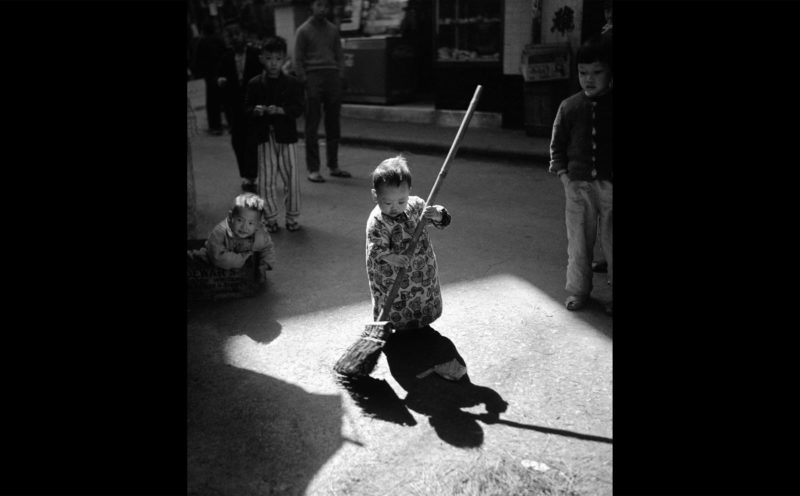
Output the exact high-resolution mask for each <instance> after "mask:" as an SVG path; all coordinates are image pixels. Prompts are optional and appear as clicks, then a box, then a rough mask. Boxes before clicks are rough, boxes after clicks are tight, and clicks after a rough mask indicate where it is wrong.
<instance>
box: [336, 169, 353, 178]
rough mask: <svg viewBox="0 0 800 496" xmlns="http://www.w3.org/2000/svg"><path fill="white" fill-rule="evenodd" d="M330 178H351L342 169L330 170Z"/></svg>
mask: <svg viewBox="0 0 800 496" xmlns="http://www.w3.org/2000/svg"><path fill="white" fill-rule="evenodd" d="M331 176H334V177H353V176H352V175H351V174H350V173H349V172H347V171H346V170H342V169H331Z"/></svg>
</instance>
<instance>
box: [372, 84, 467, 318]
mask: <svg viewBox="0 0 800 496" xmlns="http://www.w3.org/2000/svg"><path fill="white" fill-rule="evenodd" d="M481 91H483V87H482V86H481V85H478V86H477V87H476V88H475V94H474V95H472V101H471V102H469V108H467V113H466V114H464V118H463V119H462V120H461V125H460V126H459V127H458V133H456V137H455V138H454V139H453V144H452V145H450V152H449V153H448V154H447V157H446V158H445V159H444V164H442V168H441V170H439V175H438V176H437V177H436V182H435V183H434V184H433V188H431V192H430V193H429V194H428V199H427V200H426V201H425V207H427V206H428V205H432V204H433V202H434V200H435V199H436V195H437V194H438V193H439V188H441V187H442V181H443V180H444V178H445V177H446V176H447V169H448V168H449V167H450V161H451V160H452V159H453V157H455V156H456V151H457V150H458V147H459V145H461V140H462V139H463V137H464V131H466V129H467V127H468V126H469V121H470V119H472V114H473V113H474V112H475V107H476V106H477V105H478V100H479V99H480V97H481ZM425 207H423V209H424V208H425ZM424 228H425V219H420V221H419V223H417V228H416V229H415V230H414V235H413V236H412V238H411V243H410V244H409V245H408V248H406V251H405V255H406V256H409V257H410V256H411V255H412V254H413V253H414V249H415V248H416V247H417V241H418V240H419V237H420V235H422V231H423V229H424ZM405 275H406V268H405V267H402V268H401V269H400V270H399V271H398V273H397V277H396V278H395V280H394V284H392V290H391V291H389V296H387V297H386V303H385V304H384V305H383V309H382V310H381V314H380V315H379V316H378V320H379V321H381V320H384V319H386V317H388V316H389V310H390V309H391V308H392V304H393V303H394V299H395V298H397V292H398V290H399V289H400V281H401V280H402V279H403V277H405Z"/></svg>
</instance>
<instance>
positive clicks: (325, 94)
mask: <svg viewBox="0 0 800 496" xmlns="http://www.w3.org/2000/svg"><path fill="white" fill-rule="evenodd" d="M329 9H330V3H329V0H314V2H312V4H311V11H312V14H311V17H310V18H309V19H308V20H307V21H306V22H304V23H303V24H302V25H300V27H299V28H297V32H296V35H295V47H294V71H295V73H296V74H297V77H298V79H299V80H300V82H301V83H302V84H303V85H304V86H305V90H306V102H307V107H306V116H305V133H306V168H307V169H308V180H309V181H312V182H315V183H321V182H325V179H323V177H322V175H321V174H320V173H319V170H320V157H319V136H318V134H317V132H318V128H319V121H320V119H321V117H322V114H321V112H320V110H323V111H324V115H325V152H326V158H327V166H328V169H330V175H331V176H335V177H350V173H349V172H347V171H344V170H342V169H340V168H339V138H340V133H341V131H340V125H341V124H340V122H339V120H340V119H339V114H340V112H341V107H342V93H343V92H344V90H343V79H344V56H343V54H342V43H341V39H340V37H339V30H338V28H337V27H336V26H335V25H334V24H333V23H332V22H330V21H328V19H327V18H326V16H327V15H328V11H329Z"/></svg>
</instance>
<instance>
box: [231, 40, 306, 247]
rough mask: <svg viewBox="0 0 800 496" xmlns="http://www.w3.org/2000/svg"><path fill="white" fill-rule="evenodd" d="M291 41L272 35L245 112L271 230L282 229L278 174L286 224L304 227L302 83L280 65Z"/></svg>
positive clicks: (263, 50) (263, 48)
mask: <svg viewBox="0 0 800 496" xmlns="http://www.w3.org/2000/svg"><path fill="white" fill-rule="evenodd" d="M285 59H286V41H285V40H284V39H283V38H281V37H277V36H276V37H273V38H269V39H267V40H266V41H265V42H264V44H263V45H262V46H261V53H260V55H259V60H260V61H261V63H262V64H263V65H264V71H263V72H262V73H261V74H260V75H258V76H256V77H254V78H253V79H251V80H250V81H249V82H248V83H247V93H246V97H245V112H246V113H247V115H248V116H249V118H250V126H249V128H250V131H249V134H250V139H252V140H253V142H255V143H257V145H258V167H259V174H258V178H259V179H258V190H259V194H261V195H262V196H263V197H264V200H265V202H266V211H265V217H264V220H265V223H266V227H267V231H269V232H271V233H275V232H277V231H278V230H279V229H280V228H279V227H278V202H277V196H278V195H277V179H278V176H279V175H280V177H281V181H282V182H283V192H284V201H283V203H284V207H285V208H286V229H287V230H289V231H296V230H298V229H300V224H299V223H298V218H299V216H300V185H299V183H298V181H297V153H296V151H295V143H297V123H296V119H297V117H299V116H300V115H302V113H303V110H304V100H303V87H302V86H301V85H300V83H299V82H298V81H297V80H296V79H295V78H294V77H292V76H289V75H287V74H285V73H284V72H283V71H282V70H281V68H282V66H283V63H284V61H285Z"/></svg>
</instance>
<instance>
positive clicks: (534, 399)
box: [187, 112, 613, 495]
mask: <svg viewBox="0 0 800 496" xmlns="http://www.w3.org/2000/svg"><path fill="white" fill-rule="evenodd" d="M198 117H199V122H200V125H201V127H203V126H204V124H205V116H204V115H203V114H202V112H201V113H200V115H199V116H198ZM455 132H456V129H455V128H453V129H452V133H453V136H454V135H455ZM467 133H469V130H468V131H467ZM297 150H298V159H299V163H300V164H301V171H300V177H301V178H302V180H301V181H302V184H301V188H302V207H301V218H300V222H301V224H302V226H303V228H302V230H301V231H299V232H287V231H286V230H285V229H282V230H281V231H280V232H278V233H277V234H274V235H273V240H274V242H275V244H276V253H277V265H276V267H275V270H274V271H273V272H271V273H270V275H269V281H268V286H267V288H266V289H265V290H264V291H263V292H262V293H260V294H258V295H257V296H255V297H252V298H248V299H241V300H232V301H223V302H216V303H206V304H195V303H190V304H189V307H188V309H187V319H188V328H187V344H188V412H187V422H188V457H189V458H188V469H189V471H188V487H189V494H197V495H201V494H202V495H205V494H226V495H251V494H252V495H256V494H259V495H264V494H311V495H321V494H325V495H328V494H353V495H376V494H442V493H444V494H450V493H452V492H453V491H454V489H453V488H456V487H458V486H459V484H462V485H463V484H465V482H464V481H465V480H466V479H468V478H469V477H471V476H474V475H476V474H478V473H480V472H482V471H483V472H485V471H486V470H488V468H487V467H498V466H503V467H514V469H515V470H520V471H527V472H528V473H530V474H533V475H534V476H536V477H540V478H542V480H549V481H551V483H552V484H554V485H555V486H556V487H558V488H561V489H563V490H564V492H563V493H564V494H587V495H589V494H591V495H602V494H611V488H612V486H611V479H612V443H611V438H613V433H612V402H611V398H612V320H611V318H610V317H608V316H606V315H605V314H604V313H603V312H602V302H604V301H606V300H607V299H608V298H609V292H608V289H607V287H606V286H605V284H604V279H603V275H602V274H596V275H595V281H594V283H595V287H596V288H597V289H596V290H595V294H596V298H597V300H596V301H593V302H592V304H591V305H589V306H588V308H587V309H586V310H583V311H581V312H577V313H572V312H568V311H567V310H566V309H564V307H563V304H562V302H563V300H564V298H565V296H566V294H565V292H564V289H563V286H564V271H565V265H566V233H565V228H564V212H563V201H564V200H563V191H562V189H561V188H560V185H559V183H558V181H557V180H556V179H555V178H554V177H552V176H550V175H548V174H547V173H546V167H545V166H544V165H543V164H529V165H522V164H520V163H518V162H517V163H511V162H502V161H501V162H496V161H492V160H472V159H461V158H458V157H457V158H456V160H455V162H454V163H453V165H452V168H451V169H450V173H449V175H448V176H447V178H446V180H445V182H444V185H443V187H442V189H441V190H440V193H439V196H438V199H437V202H436V203H438V204H441V205H444V206H446V207H447V209H448V210H449V211H450V213H451V214H452V216H453V222H452V224H451V225H450V226H449V227H448V228H447V229H445V230H443V231H439V230H432V233H431V239H432V242H433V244H434V248H435V250H436V254H437V258H438V262H439V272H440V274H439V275H440V281H441V284H442V293H443V300H444V314H443V316H442V317H441V318H440V319H439V320H437V321H436V322H434V324H433V327H435V328H436V329H437V330H438V331H439V332H440V333H442V334H443V335H445V336H447V337H448V338H450V339H451V340H452V341H453V342H454V343H455V345H456V346H457V348H458V350H459V352H460V353H461V355H462V356H463V357H464V359H465V360H466V362H467V365H468V367H469V374H470V378H471V380H472V382H473V383H474V384H476V385H478V386H482V387H485V388H489V389H491V390H493V391H494V392H496V393H497V394H498V395H499V396H501V397H502V399H503V400H505V401H506V402H507V403H508V409H507V411H505V412H504V413H502V414H501V415H500V420H499V421H492V420H490V419H487V418H486V417H485V416H483V413H485V410H484V407H483V406H481V405H478V406H473V407H468V408H464V409H463V410H462V411H461V412H460V413H459V415H456V416H450V417H447V418H439V417H436V416H435V415H429V414H426V413H420V412H418V411H415V410H413V409H406V408H404V407H402V405H400V406H398V409H397V410H396V411H395V413H397V415H399V416H397V415H393V414H391V413H387V412H386V411H379V412H377V413H376V412H375V411H372V412H370V411H369V408H368V407H365V406H364V405H362V404H360V403H359V402H358V401H356V400H355V399H354V397H353V396H351V395H349V394H348V393H347V392H346V391H345V390H343V388H342V387H341V386H339V385H338V384H337V382H336V381H335V378H334V374H333V372H332V370H331V367H332V365H333V363H334V362H335V361H336V359H337V358H338V357H339V356H340V355H341V353H342V352H343V351H344V350H345V349H346V348H347V347H348V346H349V345H350V344H351V343H352V342H353V341H354V340H355V339H356V337H357V336H358V334H359V333H360V332H361V330H362V329H363V328H364V325H365V324H367V323H369V322H370V320H371V316H372V313H371V304H370V294H369V290H368V287H367V277H366V272H365V266H364V235H365V233H364V231H365V223H366V218H367V215H368V214H369V212H370V210H371V209H372V207H373V206H374V204H373V202H372V199H371V197H370V187H371V186H370V182H369V174H370V172H371V171H372V169H373V168H374V167H375V166H376V165H377V164H378V163H379V162H380V161H381V160H383V159H384V158H387V157H390V156H393V155H395V154H396V153H397V150H392V149H390V148H384V149H377V148H371V149H366V148H355V147H350V146H344V147H342V149H341V151H340V163H341V167H342V168H344V169H346V170H348V171H350V172H351V173H352V174H353V176H354V177H353V178H350V179H339V178H330V177H329V176H327V171H326V170H323V171H322V172H323V175H324V176H325V177H326V179H327V182H326V183H323V184H314V183H311V182H309V181H307V180H306V179H305V171H304V163H305V162H304V157H305V154H304V148H303V144H302V142H301V143H298V148H297ZM193 155H194V173H195V182H196V188H197V207H198V217H199V229H198V232H199V233H201V234H200V235H201V236H204V235H205V233H207V232H208V231H209V230H210V229H211V227H212V226H213V225H214V224H216V223H217V222H218V221H220V220H221V219H223V218H224V216H225V214H226V212H227V209H228V208H229V204H230V202H231V200H232V199H233V198H234V196H235V195H237V194H238V193H239V192H240V189H239V185H240V182H239V181H240V180H239V177H238V173H237V169H236V165H235V162H234V158H233V152H232V149H231V147H230V137H229V136H228V135H225V136H221V137H215V136H208V135H205V134H203V135H201V136H199V137H197V138H195V139H194V144H193ZM322 156H323V157H324V152H323V153H322ZM406 156H407V159H408V161H409V165H410V167H411V169H412V172H413V173H414V187H413V190H412V194H416V195H418V196H420V197H422V198H426V197H427V195H428V192H429V190H430V187H431V186H432V185H433V182H434V180H435V178H436V174H437V173H438V171H439V168H440V167H441V164H442V161H443V160H444V155H442V156H428V155H419V154H414V153H408V154H406ZM281 220H282V219H281ZM281 225H282V222H281ZM372 376H373V377H374V378H375V379H377V380H382V381H385V383H387V384H388V385H389V386H390V387H391V390H392V394H396V396H397V397H398V398H399V399H403V398H404V397H405V395H406V393H405V391H404V390H403V389H402V388H401V387H400V386H399V385H398V384H397V382H396V381H395V380H394V378H393V377H392V376H391V374H390V373H389V370H388V367H387V365H386V362H385V358H383V357H382V358H381V359H380V361H379V364H378V368H377V370H376V371H375V372H374V373H373V374H372ZM398 412H399V413H398ZM409 424H410V425H409ZM533 462H536V463H540V464H544V465H546V467H545V468H543V469H542V471H536V470H535V469H534V468H530V467H532V466H534V465H532V463H533ZM536 466H537V467H540V468H541V467H542V466H541V465H536ZM547 467H549V469H547ZM570 491H571V492H570ZM557 494H561V493H557Z"/></svg>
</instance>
